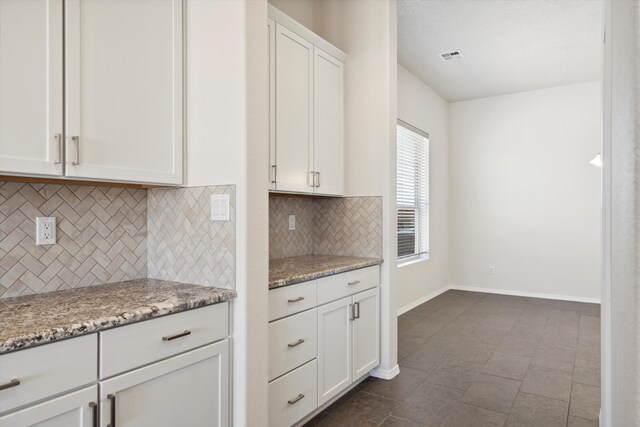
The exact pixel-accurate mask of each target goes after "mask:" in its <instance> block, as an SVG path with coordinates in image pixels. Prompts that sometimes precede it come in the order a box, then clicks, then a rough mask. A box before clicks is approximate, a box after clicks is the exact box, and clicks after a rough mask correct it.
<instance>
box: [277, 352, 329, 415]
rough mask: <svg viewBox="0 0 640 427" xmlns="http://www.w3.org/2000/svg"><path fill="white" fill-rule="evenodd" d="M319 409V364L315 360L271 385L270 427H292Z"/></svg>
mask: <svg viewBox="0 0 640 427" xmlns="http://www.w3.org/2000/svg"><path fill="white" fill-rule="evenodd" d="M317 407H318V363H317V361H315V360H314V361H312V362H309V363H307V364H306V365H303V366H301V367H299V368H298V369H296V370H295V371H293V372H290V373H288V374H287V375H285V376H283V377H281V378H278V379H277V380H275V381H273V382H272V383H270V384H269V426H273V427H288V426H291V425H293V424H295V423H297V422H298V421H300V420H301V419H302V418H304V417H305V416H307V415H309V414H310V413H311V412H313V411H314V410H316V408H317Z"/></svg>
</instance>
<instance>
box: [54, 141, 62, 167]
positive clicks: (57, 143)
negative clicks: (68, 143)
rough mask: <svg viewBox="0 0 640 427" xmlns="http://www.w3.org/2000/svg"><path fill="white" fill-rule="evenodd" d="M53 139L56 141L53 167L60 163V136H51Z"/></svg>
mask: <svg viewBox="0 0 640 427" xmlns="http://www.w3.org/2000/svg"><path fill="white" fill-rule="evenodd" d="M53 139H54V140H55V141H56V151H57V153H56V159H55V160H54V161H53V164H54V165H59V164H60V163H62V134H61V133H56V134H55V135H53Z"/></svg>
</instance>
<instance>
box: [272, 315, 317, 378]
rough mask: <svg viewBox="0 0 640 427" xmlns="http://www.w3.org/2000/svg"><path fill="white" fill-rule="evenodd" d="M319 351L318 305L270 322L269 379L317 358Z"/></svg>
mask: <svg viewBox="0 0 640 427" xmlns="http://www.w3.org/2000/svg"><path fill="white" fill-rule="evenodd" d="M317 354H318V310H317V309H313V310H309V311H305V312H304V313H299V314H296V315H294V316H291V317H287V318H286V319H281V320H278V321H276V322H272V323H270V324H269V381H271V380H273V379H274V378H277V377H279V376H280V375H282V374H284V373H287V372H289V371H291V370H293V369H295V368H297V367H298V366H300V365H303V364H305V363H307V362H308V361H310V360H312V359H315V358H316V356H317Z"/></svg>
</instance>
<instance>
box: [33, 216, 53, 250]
mask: <svg viewBox="0 0 640 427" xmlns="http://www.w3.org/2000/svg"><path fill="white" fill-rule="evenodd" d="M55 243H56V218H55V217H52V216H51V217H37V218H36V245H54V244H55Z"/></svg>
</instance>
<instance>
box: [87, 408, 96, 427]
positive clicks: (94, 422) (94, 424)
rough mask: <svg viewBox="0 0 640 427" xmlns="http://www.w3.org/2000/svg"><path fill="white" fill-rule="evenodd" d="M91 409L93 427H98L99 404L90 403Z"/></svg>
mask: <svg viewBox="0 0 640 427" xmlns="http://www.w3.org/2000/svg"><path fill="white" fill-rule="evenodd" d="M89 408H91V410H92V411H93V414H92V415H93V427H98V404H97V403H96V402H89Z"/></svg>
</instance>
